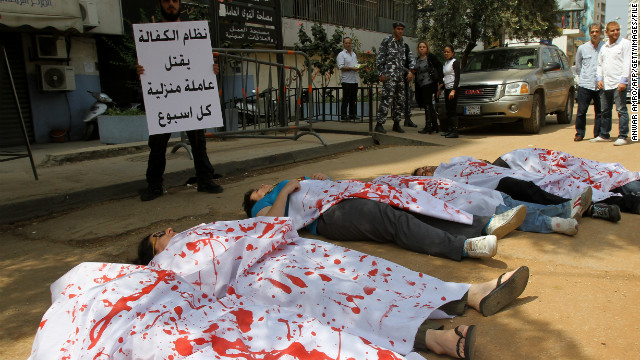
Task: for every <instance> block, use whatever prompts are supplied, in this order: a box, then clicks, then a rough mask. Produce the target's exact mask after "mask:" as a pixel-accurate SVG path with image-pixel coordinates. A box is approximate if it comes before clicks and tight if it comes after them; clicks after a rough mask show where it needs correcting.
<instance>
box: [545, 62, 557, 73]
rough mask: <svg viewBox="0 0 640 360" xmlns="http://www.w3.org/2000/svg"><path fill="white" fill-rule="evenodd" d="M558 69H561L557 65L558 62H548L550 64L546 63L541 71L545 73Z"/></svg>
mask: <svg viewBox="0 0 640 360" xmlns="http://www.w3.org/2000/svg"><path fill="white" fill-rule="evenodd" d="M560 68H561V66H560V63H558V62H550V63H546V64H545V65H544V67H543V68H542V71H544V72H547V71H553V70H558V69H560Z"/></svg>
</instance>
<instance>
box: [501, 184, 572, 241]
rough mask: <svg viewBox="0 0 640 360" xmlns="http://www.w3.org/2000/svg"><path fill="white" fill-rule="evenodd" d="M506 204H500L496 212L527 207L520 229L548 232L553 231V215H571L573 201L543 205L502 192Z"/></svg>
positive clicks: (565, 216)
mask: <svg viewBox="0 0 640 360" xmlns="http://www.w3.org/2000/svg"><path fill="white" fill-rule="evenodd" d="M500 194H501V195H502V200H503V201H504V203H505V205H498V207H497V208H496V214H502V213H503V212H505V211H507V210H510V209H512V208H514V207H516V206H518V205H524V206H526V207H527V216H526V217H525V218H524V221H523V222H522V224H521V225H520V226H519V227H518V230H520V231H528V232H537V233H543V234H547V233H550V232H553V228H552V226H551V218H552V217H561V218H569V217H570V216H571V202H570V201H567V202H564V203H562V204H558V205H541V204H534V203H529V202H526V201H519V200H513V199H512V198H511V196H509V195H507V194H505V193H500Z"/></svg>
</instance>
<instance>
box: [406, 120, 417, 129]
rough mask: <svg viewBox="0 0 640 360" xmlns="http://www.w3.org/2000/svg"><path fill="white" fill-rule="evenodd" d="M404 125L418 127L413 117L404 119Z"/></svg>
mask: <svg viewBox="0 0 640 360" xmlns="http://www.w3.org/2000/svg"><path fill="white" fill-rule="evenodd" d="M404 126H405V127H418V125H416V124H415V123H414V122H413V121H411V119H409V120H405V121H404Z"/></svg>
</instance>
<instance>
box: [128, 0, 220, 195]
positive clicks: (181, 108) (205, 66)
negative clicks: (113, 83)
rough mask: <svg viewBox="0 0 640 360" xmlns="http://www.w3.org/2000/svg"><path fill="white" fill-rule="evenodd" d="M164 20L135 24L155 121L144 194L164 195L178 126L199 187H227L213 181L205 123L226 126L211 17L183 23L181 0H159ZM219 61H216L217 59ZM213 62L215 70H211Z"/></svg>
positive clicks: (214, 189) (147, 100)
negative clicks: (170, 146)
mask: <svg viewBox="0 0 640 360" xmlns="http://www.w3.org/2000/svg"><path fill="white" fill-rule="evenodd" d="M158 6H160V12H161V13H162V18H163V19H162V23H156V24H135V25H134V39H135V41H136V50H137V52H138V63H139V64H144V65H145V66H146V72H145V66H143V65H138V66H137V70H138V74H139V75H140V80H141V83H142V92H143V96H144V103H145V108H146V109H147V123H148V127H149V148H150V153H149V161H148V165H147V175H146V176H147V184H148V186H147V188H146V189H145V190H144V191H143V192H142V193H141V194H140V200H142V201H149V200H153V199H155V198H157V197H160V196H162V194H163V193H164V188H163V177H162V176H163V174H164V170H165V166H166V163H167V160H166V155H165V154H166V152H167V144H168V142H169V138H170V137H171V133H172V132H179V131H186V132H187V136H188V137H189V142H190V143H191V151H192V153H193V164H194V167H195V169H196V176H197V178H198V191H199V192H207V193H221V192H222V191H223V189H222V186H220V185H218V184H216V183H215V182H214V181H213V177H214V169H213V166H212V165H211V162H210V161H209V157H208V156H207V143H206V139H205V136H204V129H206V128H211V127H220V126H222V114H221V110H220V101H219V98H218V89H217V84H216V77H215V75H216V74H217V73H218V66H217V65H215V64H213V59H212V58H211V43H210V40H209V29H208V25H207V23H206V21H199V22H198V21H193V22H185V23H180V24H176V23H179V22H180V7H181V2H180V0H158ZM169 23H173V24H169ZM212 64H213V65H212ZM211 67H213V72H211Z"/></svg>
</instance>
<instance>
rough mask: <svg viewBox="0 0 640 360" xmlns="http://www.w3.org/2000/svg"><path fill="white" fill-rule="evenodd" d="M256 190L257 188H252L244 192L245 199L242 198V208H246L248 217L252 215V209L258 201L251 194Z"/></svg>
mask: <svg viewBox="0 0 640 360" xmlns="http://www.w3.org/2000/svg"><path fill="white" fill-rule="evenodd" d="M254 191H256V189H250V190H249V191H247V192H246V193H244V200H242V208H244V212H245V213H246V214H247V217H252V216H251V209H253V205H255V204H256V201H255V200H253V199H252V198H251V194H253V192H254Z"/></svg>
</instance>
